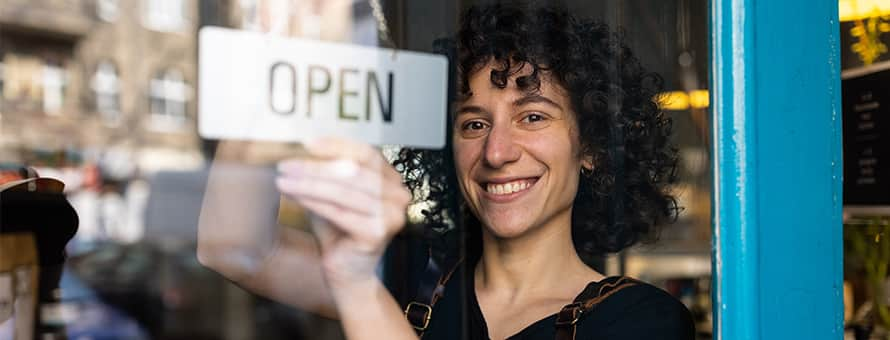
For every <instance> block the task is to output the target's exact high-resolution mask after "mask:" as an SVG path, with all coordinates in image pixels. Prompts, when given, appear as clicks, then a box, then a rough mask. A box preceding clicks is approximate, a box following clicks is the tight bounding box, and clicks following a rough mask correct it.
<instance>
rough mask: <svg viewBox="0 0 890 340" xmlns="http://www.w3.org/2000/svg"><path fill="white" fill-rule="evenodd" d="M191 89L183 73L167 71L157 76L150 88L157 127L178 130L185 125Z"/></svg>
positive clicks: (151, 104)
mask: <svg viewBox="0 0 890 340" xmlns="http://www.w3.org/2000/svg"><path fill="white" fill-rule="evenodd" d="M188 91H189V87H188V85H187V84H186V83H185V80H183V77H182V73H180V72H179V71H176V70H166V71H163V72H161V73H158V74H157V75H155V77H154V78H152V80H151V84H150V86H149V100H150V104H149V106H150V110H151V113H152V121H153V123H154V124H155V125H156V126H160V127H162V129H166V128H168V127H169V128H177V127H180V126H182V125H183V123H185V112H186V105H187V103H188V97H189V93H188Z"/></svg>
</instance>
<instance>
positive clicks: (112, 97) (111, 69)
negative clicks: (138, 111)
mask: <svg viewBox="0 0 890 340" xmlns="http://www.w3.org/2000/svg"><path fill="white" fill-rule="evenodd" d="M91 87H92V88H93V93H94V94H95V96H96V111H97V112H99V115H101V117H102V120H103V121H104V122H105V123H106V124H109V125H117V124H119V123H120V118H121V117H120V116H121V105H120V103H121V96H120V93H121V91H120V79H119V78H118V76H117V68H116V67H115V66H114V64H112V63H111V62H109V61H102V62H100V63H99V65H97V66H96V73H95V74H94V75H93V80H92V84H91Z"/></svg>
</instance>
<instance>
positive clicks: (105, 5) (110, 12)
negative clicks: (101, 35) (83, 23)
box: [96, 0, 118, 22]
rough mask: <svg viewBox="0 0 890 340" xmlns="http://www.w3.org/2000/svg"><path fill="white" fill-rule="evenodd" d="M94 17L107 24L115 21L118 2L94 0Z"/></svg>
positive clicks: (114, 0) (115, 0)
mask: <svg viewBox="0 0 890 340" xmlns="http://www.w3.org/2000/svg"><path fill="white" fill-rule="evenodd" d="M96 15H97V16H98V17H99V19H102V20H104V21H107V22H113V21H115V20H117V15H118V0H96Z"/></svg>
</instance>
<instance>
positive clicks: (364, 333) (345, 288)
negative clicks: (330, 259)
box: [332, 278, 417, 340]
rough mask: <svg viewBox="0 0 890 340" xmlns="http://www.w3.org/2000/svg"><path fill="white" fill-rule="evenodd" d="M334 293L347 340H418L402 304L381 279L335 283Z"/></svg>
mask: <svg viewBox="0 0 890 340" xmlns="http://www.w3.org/2000/svg"><path fill="white" fill-rule="evenodd" d="M332 293H333V295H334V300H335V302H336V305H337V311H338V313H339V315H340V320H341V322H342V324H343V329H344V330H345V332H346V337H347V338H348V339H350V340H362V339H399V340H401V339H404V340H408V339H411V340H416V339H417V334H416V333H415V332H414V328H413V327H411V324H410V323H408V320H407V319H405V316H404V314H403V312H402V310H401V308H399V304H398V303H397V302H396V300H395V298H393V296H392V294H390V293H389V291H388V290H387V289H386V288H385V287H384V286H383V283H382V282H380V280H379V279H377V278H374V279H369V280H366V281H363V282H354V283H349V284H345V285H336V284H335V285H334V287H332Z"/></svg>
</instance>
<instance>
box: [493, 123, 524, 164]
mask: <svg viewBox="0 0 890 340" xmlns="http://www.w3.org/2000/svg"><path fill="white" fill-rule="evenodd" d="M521 153H522V152H521V151H520V149H519V146H518V145H516V141H515V140H514V138H513V134H512V132H511V131H510V128H509V127H508V126H504V125H501V126H494V127H492V129H491V132H489V134H488V137H487V138H486V140H485V164H486V165H488V166H490V167H492V168H495V169H497V168H501V167H503V166H504V165H506V164H508V163H511V162H515V161H516V160H518V159H519V156H520V155H521Z"/></svg>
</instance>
